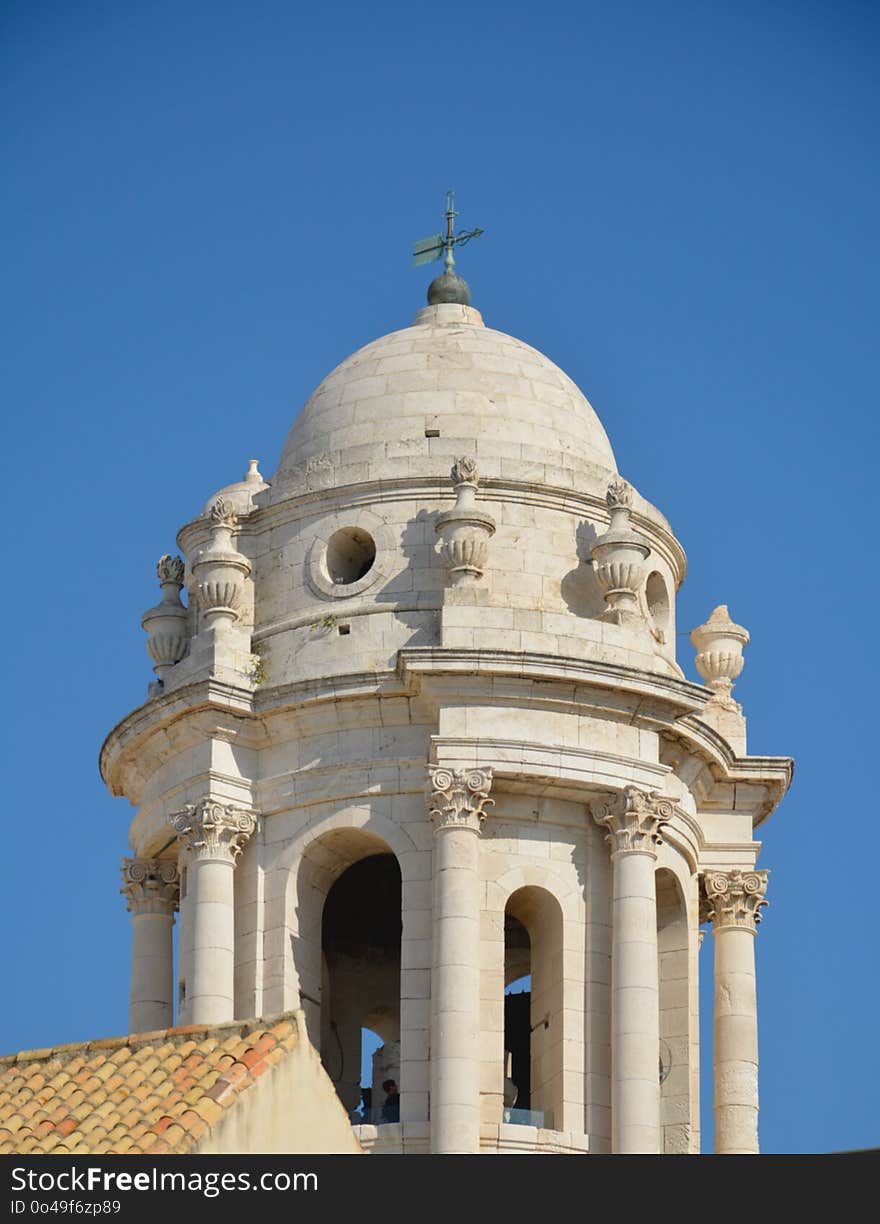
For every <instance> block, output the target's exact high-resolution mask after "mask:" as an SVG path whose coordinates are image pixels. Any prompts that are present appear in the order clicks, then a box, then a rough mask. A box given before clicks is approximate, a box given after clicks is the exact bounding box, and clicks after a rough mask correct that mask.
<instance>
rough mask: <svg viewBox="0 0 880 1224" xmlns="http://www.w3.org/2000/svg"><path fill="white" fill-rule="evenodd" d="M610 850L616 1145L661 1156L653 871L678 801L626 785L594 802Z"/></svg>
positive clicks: (613, 1124) (623, 1150) (613, 1127)
mask: <svg viewBox="0 0 880 1224" xmlns="http://www.w3.org/2000/svg"><path fill="white" fill-rule="evenodd" d="M592 806H593V816H594V819H595V820H596V822H597V823H598V824H600V825H602V826H603V827H604V828H605V829H606V830H607V832H606V835H605V840H606V841H607V842H608V844H609V846H610V847H611V865H612V867H611V869H612V917H611V1133H612V1139H611V1146H612V1151H614V1152H619V1153H631V1152H659V1151H660V1150H661V1144H660V1137H661V1132H660V1074H659V1061H660V983H659V970H658V956H657V894H656V885H655V880H654V869H655V865H656V860H657V849H656V847H657V844H658V843H659V841H660V835H659V830H660V825H661V824H662V823H663V822H665V821H668V820H669V819H670V817H671V816H672V811H673V807H672V803H671V802H670V801H669V800H667V799H661V798H660V796H659V795H656V794H653V793H652V794H649V793H646V792H644V791H640V790H637V789H636V787H634V786H625V787H624V788H623V790H622V791H621V792H620V793H619V794H615V795H609V796H608V797H607V798H605V799H603V800H600V801H597V802H595V803H594V804H593V805H592Z"/></svg>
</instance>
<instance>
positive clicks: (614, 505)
mask: <svg viewBox="0 0 880 1224" xmlns="http://www.w3.org/2000/svg"><path fill="white" fill-rule="evenodd" d="M605 504H606V505H607V506H608V509H609V510H619V509H620V508H621V507H623V506H625V507H626V508H627V509H629V508H630V507H631V506H632V488H631V487H630V486H629V485H628V484H627V483H626V481H625V480H612V481H611V484H610V485H609V486H608V489H607V490H606V493H605Z"/></svg>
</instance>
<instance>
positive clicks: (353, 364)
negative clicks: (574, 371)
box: [278, 303, 617, 480]
mask: <svg viewBox="0 0 880 1224" xmlns="http://www.w3.org/2000/svg"><path fill="white" fill-rule="evenodd" d="M432 437H434V438H437V437H442V438H444V439H446V440H448V441H449V442H450V443H451V442H453V441H454V442H455V444H456V446H459V447H460V449H461V451H462V453H464V452H466V451H468V450H470V451H471V452H472V453H476V454H478V455H480V456H481V470H484V471H486V472H487V474H490V466H487V464H486V462H485V460H486V459H490V458H493V457H504V458H507V459H511V460H519V459H522V460H525V461H531V462H536V461H537V462H543V463H546V464H548V465H552V466H553V467H554V468H562V467H569V468H571V467H584V466H592V467H594V468H599V469H601V471H602V472H603V473H607V472H612V473H614V472H616V470H617V468H616V463H615V459H614V453H613V451H612V449H611V444H610V442H609V441H608V436H607V435H606V433H605V430H604V429H603V427H602V423H601V421H600V420H599V418H598V416H597V415H596V413H595V412H594V411H593V408H592V407H591V406H590V404H589V402H588V401H587V399H586V397H585V396H584V395H583V393H582V392H581V391H580V390H579V388H578V387H577V386H576V385H575V384H574V383H573V382H572V380H571V379H570V378H569V377H568V375H567V374H565V373H563V371H562V370H560V369H559V367H558V366H556V365H554V363H553V362H552V361H551V360H550V359H549V358H548V357H545V356H544V354H543V353H540V352H538V351H537V349H534V348H532V347H531V346H530V345H528V344H525V343H523V341H522V340H517V339H515V338H514V337H513V336H508V335H506V334H505V333H504V332H500V331H495V330H493V329H492V328H489V327H486V326H485V325H484V323H483V320H482V316H481V315H480V313H479V311H477V310H474V309H473V308H472V307H468V306H462V305H456V304H453V303H442V304H437V305H433V306H427V307H425V308H424V309H422V310H420V311H419V312H418V314H417V315H416V319H415V322H414V324H413V326H411V327H406V328H403V329H401V330H400V331H395V332H391V333H390V334H389V335H386V336H382V337H381V338H380V339H378V340H374V341H372V342H371V343H370V344H367V345H365V346H364V347H363V348H361V349H359V350H358V351H357V352H355V353H353V354H352V355H351V356H350V357H347V358H346V359H345V361H343V362H342V363H341V364H340V365H338V366H337V367H336V369H335V370H333V371H332V373H330V374H329V375H328V376H327V377H326V378H325V379H324V381H323V382H322V383H321V384H320V385H319V386H318V388H317V389H316V390H315V392H314V393H313V394H312V396H311V397H310V398H309V400H308V401H307V403H306V404H305V406H304V408H303V410H302V412H301V413H300V414H299V416H298V417H297V419H296V421H295V422H294V424H293V427H292V428H291V430H290V432H289V434H288V436H287V441H286V443H285V446H284V451H283V453H282V456H281V461H280V464H279V470H278V476H279V477H281V479H282V480H283V479H284V478H285V476H288V477H290V476H291V475H292V474H294V473H295V472H297V470H299V469H301V467H302V465H303V464H306V465H308V463H309V461H310V460H311V461H314V460H315V458H316V457H318V456H321V457H322V461H323V462H324V463H325V464H326V465H327V466H328V467H330V466H332V467H336V466H338V465H339V464H340V463H341V464H346V463H348V462H350V461H351V460H350V452H352V451H355V450H359V452H360V454H361V455H362V457H363V459H365V460H368V461H370V462H375V461H376V460H377V459H380V458H384V459H386V460H388V461H393V460H394V459H395V457H399V458H405V457H407V456H409V455H416V454H418V453H419V452H421V453H424V452H425V450H426V444H425V441H424V440H425V439H426V438H432ZM365 448H369V452H367V450H366V449H365ZM445 449H446V448H444V450H445ZM440 468H442V470H443V472H444V474H445V472H446V470H447V468H448V464H447V463H446V462H445V460H444V462H443V463H442V464H441V465H440ZM438 471H439V469H438Z"/></svg>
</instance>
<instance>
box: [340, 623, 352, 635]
mask: <svg viewBox="0 0 880 1224" xmlns="http://www.w3.org/2000/svg"><path fill="white" fill-rule="evenodd" d="M349 633H351V625H340V626H339V636H340V637H345V636H346V634H349Z"/></svg>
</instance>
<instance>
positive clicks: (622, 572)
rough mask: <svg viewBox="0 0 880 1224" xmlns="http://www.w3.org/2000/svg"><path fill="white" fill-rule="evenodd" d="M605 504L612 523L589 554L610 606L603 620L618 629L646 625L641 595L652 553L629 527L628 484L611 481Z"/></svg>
mask: <svg viewBox="0 0 880 1224" xmlns="http://www.w3.org/2000/svg"><path fill="white" fill-rule="evenodd" d="M605 501H606V503H607V505H608V508H609V509H610V511H611V522H610V524H609V526H608V530H607V531H606V532H604V533H603V534H602V535H600V536H599V537H598V538H597V540H596V542H595V544H594V545H593V547H592V549H591V550H590V556H591V557H592V559H593V564H594V566H595V572H596V578H597V579H598V581H599V586H600V587H601V588H602V594H603V595H604V596H605V603H606V604H607V607H606V609H605V612H604V613H603V616H602V619H603V620H607V621H610V622H611V623H612V624H615V625H625V624H639V625H643V624H644V623H645V621H644V616H643V614H642V609H641V606H640V604H639V591H640V590H641V587H642V584H643V582H644V579H645V560H646V558H647V557H648V554H649V553H650V551H651V550H650V548H649V547H648V545H647V544H645V542H644V541H643V540H642V538H641V537H640V536H639V535H637V534H636V532H635V531H633V529H632V527H631V526H630V515H631V513H632V489H631V488H630V486H629V485H628V484H627V483H626V481H625V480H612V481H611V483H610V484H609V486H608V490H607V492H606V494H605Z"/></svg>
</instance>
